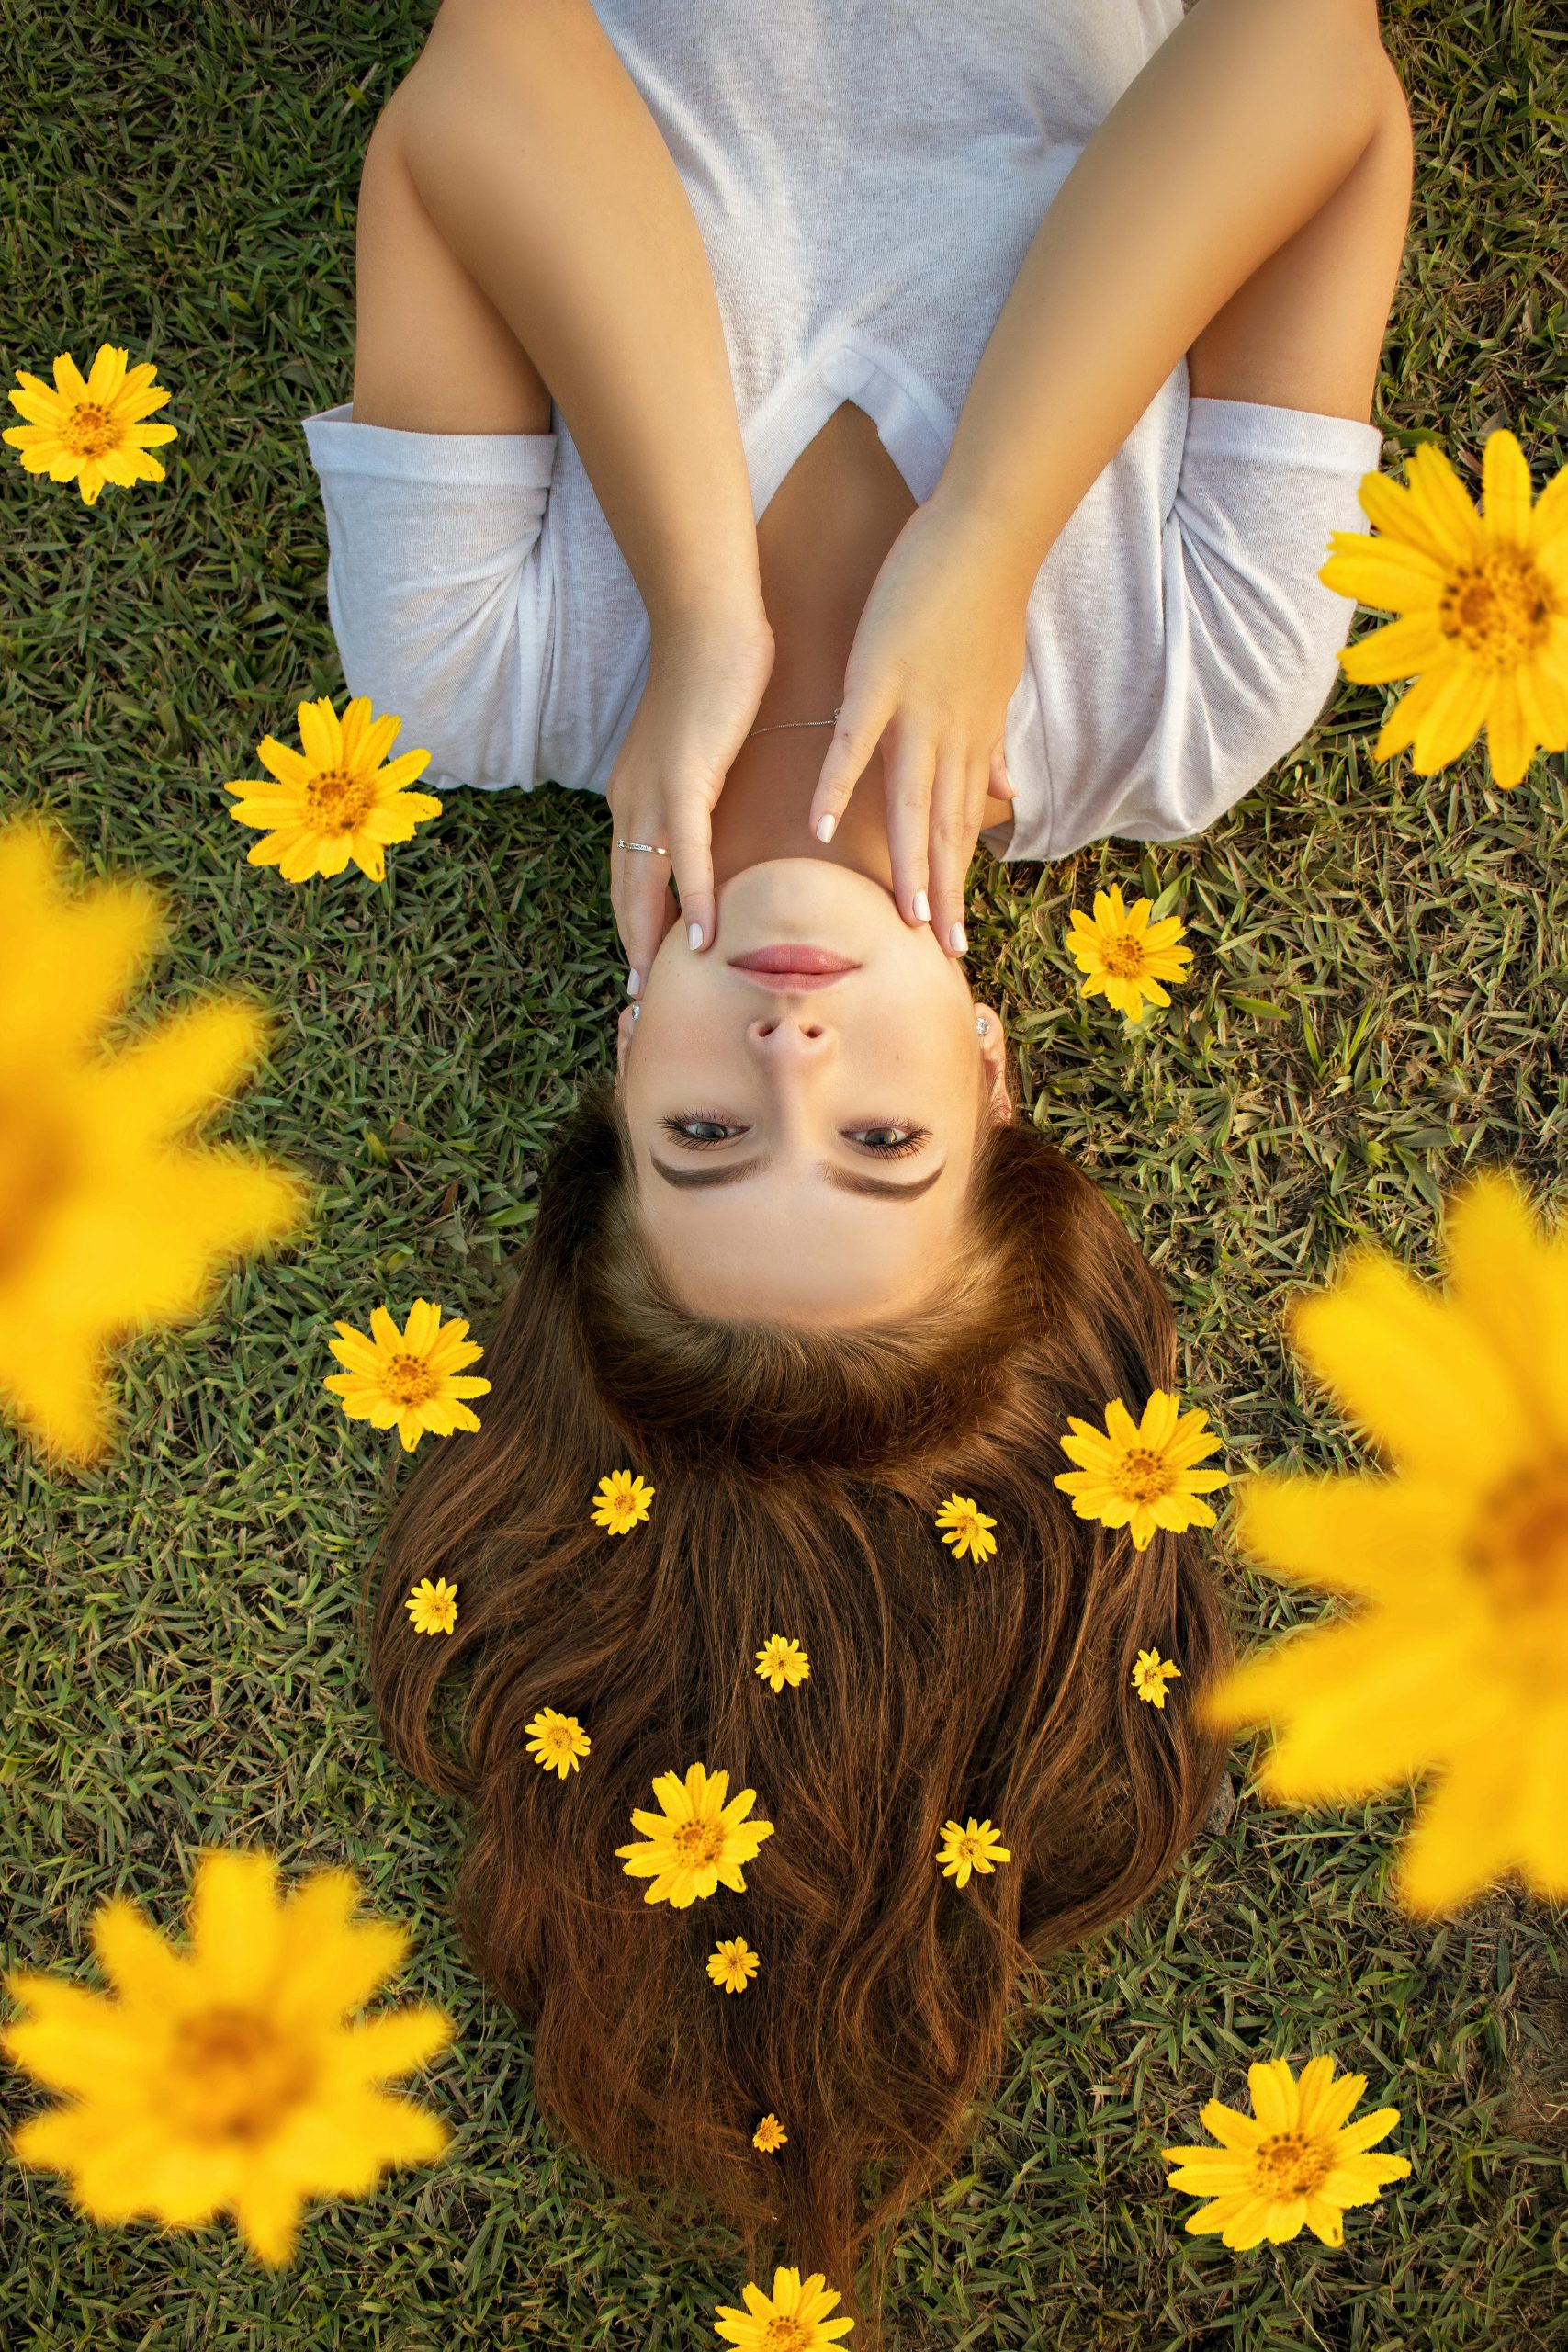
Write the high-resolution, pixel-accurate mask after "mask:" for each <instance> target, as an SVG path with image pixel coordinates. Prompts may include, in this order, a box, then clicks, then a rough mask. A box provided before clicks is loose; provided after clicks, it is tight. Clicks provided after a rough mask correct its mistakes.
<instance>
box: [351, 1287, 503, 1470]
mask: <svg viewBox="0 0 1568 2352" xmlns="http://www.w3.org/2000/svg"><path fill="white" fill-rule="evenodd" d="M334 1328H335V1329H336V1330H337V1332H338V1334H339V1336H338V1338H337V1339H335V1340H329V1341H328V1342H327V1344H328V1346H329V1347H330V1348H331V1349H332V1351H333V1355H334V1356H336V1358H337V1360H338V1362H339V1363H343V1364H346V1365H347V1366H348V1370H347V1371H346V1372H334V1373H329V1374H327V1376H326V1378H325V1379H324V1380H323V1381H322V1383H321V1385H322V1387H323V1388H330V1389H331V1390H332V1391H333V1395H334V1396H336V1397H338V1398H339V1399H340V1400H341V1402H342V1406H343V1409H344V1412H345V1413H346V1414H347V1415H348V1417H349V1419H351V1420H355V1421H368V1422H369V1423H370V1424H371V1426H372V1428H374V1429H378V1430H389V1429H390V1428H391V1427H392V1426H393V1424H394V1422H395V1423H396V1425H397V1431H398V1435H399V1436H400V1438H401V1440H402V1442H403V1451H404V1453H412V1452H413V1450H414V1448H415V1446H416V1445H417V1444H418V1443H419V1442H420V1439H421V1438H422V1437H423V1436H424V1435H425V1433H426V1431H427V1430H428V1431H430V1432H431V1433H432V1434H434V1436H436V1437H450V1436H451V1434H452V1432H453V1430H477V1429H478V1428H479V1415H478V1414H477V1413H475V1412H474V1411H473V1410H472V1409H471V1408H469V1407H468V1406H467V1405H465V1404H464V1403H463V1402H462V1401H461V1400H462V1399H463V1398H464V1397H482V1396H484V1395H485V1394H486V1392H487V1391H488V1389H489V1387H490V1383H489V1381H488V1380H475V1379H472V1378H469V1377H468V1376H466V1375H465V1376H462V1377H459V1374H461V1373H462V1367H463V1366H464V1364H466V1363H475V1362H476V1361H477V1360H478V1358H479V1357H480V1356H482V1355H483V1353H484V1350H483V1349H482V1348H481V1347H479V1345H478V1344H477V1343H476V1342H475V1341H474V1340H470V1339H469V1338H468V1325H467V1323H466V1322H464V1321H463V1320H462V1319H461V1317H457V1316H454V1317H453V1318H452V1320H451V1322H450V1323H443V1322H442V1320H441V1309H440V1308H439V1306H432V1305H431V1304H430V1302H429V1301H428V1300H427V1299H423V1298H416V1299H415V1300H414V1303H413V1305H412V1307H411V1308H410V1309H409V1319H408V1326H407V1329H404V1330H401V1331H400V1330H399V1329H398V1327H397V1325H396V1324H395V1323H394V1322H393V1320H392V1318H391V1317H390V1315H389V1313H388V1311H387V1309H386V1308H385V1307H384V1306H378V1307H375V1308H374V1309H373V1310H372V1312H371V1316H370V1331H371V1335H372V1336H371V1337H369V1338H368V1339H367V1337H366V1335H365V1333H364V1332H363V1331H358V1330H355V1327H354V1325H353V1324H352V1323H339V1324H337V1325H336V1326H335V1327H334Z"/></svg>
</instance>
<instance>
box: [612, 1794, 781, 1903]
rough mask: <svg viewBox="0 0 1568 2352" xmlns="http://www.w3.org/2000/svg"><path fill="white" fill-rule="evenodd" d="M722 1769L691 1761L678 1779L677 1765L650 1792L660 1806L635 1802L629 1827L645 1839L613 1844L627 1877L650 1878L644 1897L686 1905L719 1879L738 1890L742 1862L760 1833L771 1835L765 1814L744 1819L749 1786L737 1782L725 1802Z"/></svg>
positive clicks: (753, 1852)
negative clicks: (645, 1806)
mask: <svg viewBox="0 0 1568 2352" xmlns="http://www.w3.org/2000/svg"><path fill="white" fill-rule="evenodd" d="M728 1786H729V1775H728V1772H713V1773H710V1772H709V1771H708V1770H707V1769H706V1767H705V1765H702V1764H694V1765H692V1766H691V1767H690V1769H689V1770H688V1771H687V1773H686V1777H685V1780H684V1781H682V1779H681V1776H680V1774H679V1773H678V1772H661V1773H660V1776H659V1778H658V1779H657V1780H656V1781H654V1783H653V1793H654V1795H655V1796H656V1797H657V1798H658V1799H659V1803H660V1807H661V1810H660V1812H658V1813H649V1812H645V1811H643V1810H642V1808H641V1807H634V1809H633V1812H632V1826H633V1828H634V1829H640V1830H641V1831H642V1833H643V1836H644V1838H646V1839H647V1840H648V1843H647V1844H646V1845H641V1844H637V1843H636V1842H635V1841H634V1842H633V1843H632V1844H631V1845H629V1846H617V1847H616V1849H615V1853H616V1855H617V1857H618V1858H619V1859H621V1860H624V1861H625V1863H626V1875H627V1877H628V1878H652V1880H653V1884H652V1885H651V1886H650V1887H649V1888H648V1889H647V1890H646V1891H645V1893H644V1894H643V1898H642V1899H643V1901H644V1902H645V1903H661V1902H664V1901H666V1900H667V1901H668V1902H669V1903H670V1904H671V1905H672V1906H673V1908H674V1909H675V1910H677V1911H684V1910H686V1909H687V1908H688V1907H689V1906H690V1905H692V1904H693V1903H694V1902H695V1901H696V1899H697V1897H698V1896H699V1895H701V1896H704V1897H706V1896H707V1895H710V1894H712V1893H713V1891H714V1889H715V1888H716V1886H717V1885H718V1883H719V1882H720V1881H721V1880H722V1881H723V1883H724V1884H725V1885H726V1886H728V1887H729V1888H731V1889H732V1890H733V1891H734V1893H735V1894H745V1892H746V1882H745V1880H744V1879H743V1878H742V1877H741V1875H740V1866H741V1864H742V1863H743V1862H750V1861H754V1860H756V1857H757V1849H758V1848H759V1847H760V1846H761V1842H762V1840H763V1838H771V1837H772V1836H773V1823H772V1822H771V1821H743V1820H742V1819H741V1815H743V1814H745V1813H749V1812H750V1808H751V1806H752V1805H753V1804H755V1802H756V1797H757V1792H756V1790H755V1789H742V1790H741V1792H740V1793H739V1796H737V1797H732V1798H731V1799H730V1801H729V1803H728V1804H725V1801H724V1799H725V1792H726V1790H727V1789H728Z"/></svg>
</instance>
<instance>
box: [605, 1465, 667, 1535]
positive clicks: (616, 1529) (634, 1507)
mask: <svg viewBox="0 0 1568 2352" xmlns="http://www.w3.org/2000/svg"><path fill="white" fill-rule="evenodd" d="M658 1491H659V1489H658V1488H657V1487H650V1486H649V1483H648V1481H647V1479H646V1478H642V1477H637V1478H634V1477H633V1476H632V1474H631V1472H630V1471H629V1470H612V1471H611V1473H610V1474H609V1476H608V1477H604V1478H601V1479H600V1481H599V1484H598V1485H597V1487H595V1488H594V1489H593V1497H594V1501H593V1509H592V1511H591V1512H590V1514H589V1516H590V1517H591V1519H592V1521H593V1524H594V1526H595V1527H607V1528H608V1529H609V1531H610V1532H611V1534H612V1535H629V1534H630V1532H631V1531H632V1529H633V1528H634V1527H635V1526H636V1525H637V1522H638V1521H639V1520H644V1519H646V1518H647V1517H648V1507H649V1503H650V1502H651V1501H652V1500H653V1498H654V1496H655V1495H656V1494H657V1493H658Z"/></svg>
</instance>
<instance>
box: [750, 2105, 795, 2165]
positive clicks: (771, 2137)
mask: <svg viewBox="0 0 1568 2352" xmlns="http://www.w3.org/2000/svg"><path fill="white" fill-rule="evenodd" d="M788 2138H789V2133H788V2132H787V2131H785V2130H784V2125H783V2124H782V2123H781V2122H780V2121H779V2119H778V2117H777V2116H776V2115H775V2114H773V2110H772V2109H769V2111H768V2113H767V2114H766V2115H764V2116H763V2118H762V2120H761V2123H759V2124H758V2126H757V2129H756V2130H755V2131H753V2132H752V2134H751V2145H752V2146H753V2147H754V2148H760V2149H761V2152H762V2154H763V2155H765V2156H772V2155H775V2154H777V2152H778V2151H779V2149H780V2148H782V2147H783V2146H784V2143H785V2141H786V2140H787V2139H788Z"/></svg>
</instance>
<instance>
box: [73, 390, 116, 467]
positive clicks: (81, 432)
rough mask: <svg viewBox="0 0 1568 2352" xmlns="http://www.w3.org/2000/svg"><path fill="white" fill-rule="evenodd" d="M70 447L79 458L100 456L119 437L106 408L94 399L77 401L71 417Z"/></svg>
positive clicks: (111, 446) (110, 447)
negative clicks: (101, 406)
mask: <svg viewBox="0 0 1568 2352" xmlns="http://www.w3.org/2000/svg"><path fill="white" fill-rule="evenodd" d="M70 431H71V447H73V449H74V450H75V452H76V455H77V456H78V457H79V458H101V457H102V456H103V454H104V451H105V450H106V449H112V448H113V447H114V446H115V444H116V443H117V442H118V439H119V435H118V432H117V430H116V429H115V424H114V420H113V419H112V417H111V416H110V415H109V413H108V411H107V408H100V407H99V406H98V404H97V402H96V401H78V403H77V405H76V407H75V409H74V410H73V413H72V417H71V427H70Z"/></svg>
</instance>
